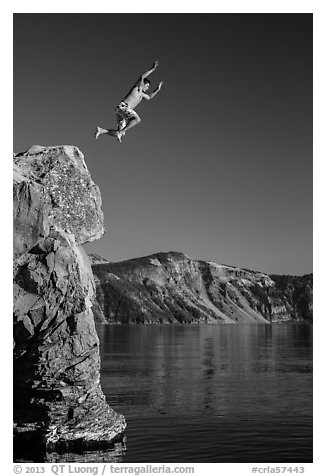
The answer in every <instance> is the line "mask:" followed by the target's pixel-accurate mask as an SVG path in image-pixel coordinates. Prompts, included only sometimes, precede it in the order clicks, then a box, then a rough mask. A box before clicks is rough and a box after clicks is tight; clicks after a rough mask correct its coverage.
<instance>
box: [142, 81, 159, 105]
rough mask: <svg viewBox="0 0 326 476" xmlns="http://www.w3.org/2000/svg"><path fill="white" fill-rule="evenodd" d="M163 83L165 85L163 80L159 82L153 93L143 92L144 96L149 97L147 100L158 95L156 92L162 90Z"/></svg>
mask: <svg viewBox="0 0 326 476" xmlns="http://www.w3.org/2000/svg"><path fill="white" fill-rule="evenodd" d="M162 85H163V81H161V82H160V83H159V85H158V86H157V88H156V89H154V91H153V92H152V93H150V94H146V93H142V96H143V98H144V99H147V101H149V100H150V99H153V97H154V96H156V94H157V93H158V92H159V91H160V90H161V87H162Z"/></svg>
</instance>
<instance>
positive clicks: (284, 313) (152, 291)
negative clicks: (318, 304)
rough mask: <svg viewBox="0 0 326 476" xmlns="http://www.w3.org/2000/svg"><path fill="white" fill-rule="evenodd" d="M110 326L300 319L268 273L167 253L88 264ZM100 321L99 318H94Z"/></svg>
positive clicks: (303, 317)
mask: <svg viewBox="0 0 326 476" xmlns="http://www.w3.org/2000/svg"><path fill="white" fill-rule="evenodd" d="M93 271H94V275H95V282H96V295H97V301H98V304H99V306H100V308H101V309H102V311H103V314H104V316H105V319H106V321H107V322H109V323H114V322H117V323H144V324H146V323H157V324H159V323H211V324H213V323H220V324H223V323H234V324H236V323H271V322H288V321H291V320H293V319H296V320H300V321H304V320H305V316H304V315H303V314H302V313H300V312H296V313H294V312H292V311H293V308H292V307H291V304H290V303H289V300H288V299H287V296H286V294H285V293H284V292H283V291H282V290H281V289H280V287H279V286H277V284H276V282H275V281H274V280H273V279H272V278H271V277H270V276H268V275H266V274H264V273H260V272H255V271H249V270H245V269H241V268H236V267H232V266H226V265H221V264H217V263H213V262H205V261H199V260H195V259H192V258H190V257H188V256H185V255H184V254H182V253H177V252H169V253H157V254H155V255H151V256H147V257H142V258H135V259H132V260H128V261H123V262H119V263H100V262H99V261H98V260H97V262H96V264H93ZM99 319H100V316H99Z"/></svg>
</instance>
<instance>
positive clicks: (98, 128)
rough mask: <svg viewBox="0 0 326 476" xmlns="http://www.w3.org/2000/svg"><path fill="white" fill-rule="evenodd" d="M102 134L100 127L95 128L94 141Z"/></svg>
mask: <svg viewBox="0 0 326 476" xmlns="http://www.w3.org/2000/svg"><path fill="white" fill-rule="evenodd" d="M101 134H102V128H101V127H97V128H96V132H95V140H97V139H98V136H100V135H101Z"/></svg>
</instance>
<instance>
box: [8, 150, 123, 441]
mask: <svg viewBox="0 0 326 476" xmlns="http://www.w3.org/2000/svg"><path fill="white" fill-rule="evenodd" d="M14 227H15V228H14V236H15V242H14V420H15V434H16V436H17V437H18V439H22V438H24V437H28V438H32V439H34V440H35V439H39V441H40V442H42V443H43V444H44V446H45V447H46V448H47V449H54V448H56V449H58V448H61V449H72V448H74V447H75V446H78V447H80V448H81V447H91V446H97V445H103V444H105V443H108V442H109V441H111V440H112V439H114V438H115V437H117V435H118V434H120V433H121V432H122V431H123V429H124V428H125V421H124V418H123V417H122V416H121V415H118V414H116V413H115V412H114V410H112V409H111V408H110V407H109V405H108V404H107V403H106V400H105V397H104V395H103V392H102V389H101V386H100V357H99V339H98V336H97V333H96V329H95V324H94V318H93V313H92V301H93V300H94V294H95V285H94V279H93V274H92V271H91V266H90V262H89V259H88V257H87V255H86V253H85V252H84V250H83V248H82V247H81V246H80V245H81V244H82V243H85V242H87V241H92V240H94V239H96V238H99V237H100V236H101V235H102V234H103V232H104V229H103V214H102V211H101V197H100V192H99V189H98V187H97V186H96V185H95V184H94V183H93V182H92V180H91V177H90V174H89V172H88V170H87V167H86V165H85V162H84V158H83V155H82V153H81V152H80V151H79V150H78V148H76V147H73V146H58V147H40V146H34V147H33V148H31V149H29V150H28V151H27V152H25V153H23V154H17V155H16V156H15V157H14Z"/></svg>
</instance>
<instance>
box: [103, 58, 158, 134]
mask: <svg viewBox="0 0 326 476" xmlns="http://www.w3.org/2000/svg"><path fill="white" fill-rule="evenodd" d="M157 67H158V61H155V63H154V64H153V67H152V68H151V69H150V70H148V71H146V72H145V73H143V74H142V75H141V76H140V78H139V79H138V80H137V82H136V83H135V84H134V85H133V87H132V88H131V90H130V91H129V93H128V94H127V96H126V97H125V98H124V99H123V101H121V102H120V104H119V105H118V106H117V107H116V109H115V113H116V116H117V122H118V127H117V129H116V130H113V129H103V128H102V127H97V129H96V132H95V139H97V138H98V137H99V136H100V135H101V134H108V135H111V136H112V135H113V136H115V137H116V138H117V139H118V141H119V142H121V138H122V137H123V136H124V135H125V133H126V132H127V130H129V129H131V128H132V127H134V126H136V125H137V124H139V123H140V117H139V116H138V114H137V113H136V112H135V111H134V109H135V107H136V106H138V104H139V103H140V102H141V101H142V99H147V101H149V100H150V99H152V98H153V97H154V96H156V94H157V93H158V92H159V91H160V89H161V87H162V84H163V82H161V83H159V85H158V86H157V88H156V89H155V90H154V91H153V92H152V93H150V94H146V91H147V90H148V88H149V85H150V80H149V79H148V76H149V75H150V74H152V73H153V71H155V70H156V68H157Z"/></svg>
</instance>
